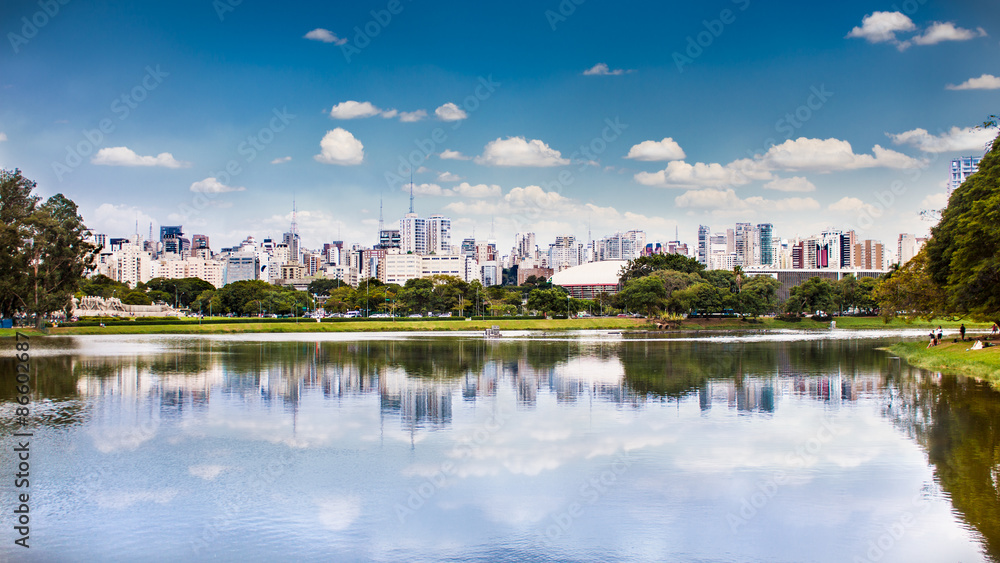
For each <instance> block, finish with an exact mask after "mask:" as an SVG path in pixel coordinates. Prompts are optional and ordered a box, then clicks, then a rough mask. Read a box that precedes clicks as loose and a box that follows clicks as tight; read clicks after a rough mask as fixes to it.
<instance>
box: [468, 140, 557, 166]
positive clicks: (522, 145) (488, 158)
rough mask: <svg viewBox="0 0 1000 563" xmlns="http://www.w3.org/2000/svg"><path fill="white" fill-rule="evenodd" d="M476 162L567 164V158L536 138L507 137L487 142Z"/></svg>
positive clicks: (541, 164)
mask: <svg viewBox="0 0 1000 563" xmlns="http://www.w3.org/2000/svg"><path fill="white" fill-rule="evenodd" d="M476 164H484V165H487V166H534V167H542V166H560V165H565V164H569V159H566V158H563V157H562V153H560V152H559V151H557V150H555V149H552V148H550V147H549V146H548V145H547V144H545V143H543V142H542V141H539V140H538V139H531V140H530V141H529V140H527V139H525V138H524V137H508V138H506V139H500V138H498V139H497V140H495V141H491V142H490V143H489V144H487V145H486V147H485V148H484V149H483V154H482V156H477V157H476Z"/></svg>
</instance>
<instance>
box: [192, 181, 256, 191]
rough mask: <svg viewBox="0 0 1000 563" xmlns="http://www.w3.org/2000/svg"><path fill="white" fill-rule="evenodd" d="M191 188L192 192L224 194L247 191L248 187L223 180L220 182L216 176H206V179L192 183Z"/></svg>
mask: <svg viewBox="0 0 1000 563" xmlns="http://www.w3.org/2000/svg"><path fill="white" fill-rule="evenodd" d="M190 189H191V191H192V192H198V193H203V194H222V193H226V192H242V191H246V188H244V187H243V186H238V187H234V186H227V185H225V184H223V183H222V182H219V181H218V180H216V179H215V178H205V179H204V180H200V181H198V182H195V183H193V184H191V188H190Z"/></svg>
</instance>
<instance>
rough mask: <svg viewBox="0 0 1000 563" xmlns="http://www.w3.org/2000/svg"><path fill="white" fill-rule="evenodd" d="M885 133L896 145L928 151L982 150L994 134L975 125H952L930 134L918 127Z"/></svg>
mask: <svg viewBox="0 0 1000 563" xmlns="http://www.w3.org/2000/svg"><path fill="white" fill-rule="evenodd" d="M886 135H888V137H889V138H890V139H892V142H893V143H895V144H897V145H910V146H912V147H916V148H918V149H920V150H922V151H924V152H930V153H940V152H954V151H969V150H982V149H983V147H985V146H986V143H989V142H990V141H992V140H993V137H994V136H995V134H994V132H993V131H992V130H990V129H986V128H980V129H976V128H975V127H966V128H964V129H963V128H959V127H952V128H951V129H949V130H948V131H945V132H943V133H941V134H940V135H932V134H930V133H929V132H928V131H927V130H926V129H919V128H918V129H912V130H910V131H904V132H902V133H897V134H892V133H886Z"/></svg>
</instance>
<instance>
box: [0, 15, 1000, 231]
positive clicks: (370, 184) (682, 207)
mask: <svg viewBox="0 0 1000 563" xmlns="http://www.w3.org/2000/svg"><path fill="white" fill-rule="evenodd" d="M576 1H577V2H579V3H575V2H573V1H572V0H565V1H563V2H561V3H560V2H557V1H542V2H516V1H512V2H504V3H459V2H434V3H429V2H419V1H417V2H414V1H410V0H399V1H398V2H390V1H388V0H384V1H375V2H352V3H328V4H326V5H322V6H319V5H313V4H312V3H301V4H300V3H290V4H288V5H287V6H282V7H281V8H280V9H279V8H275V7H274V5H272V4H265V3H261V2H251V1H249V0H244V1H243V2H240V3H236V2H237V0H218V1H216V2H212V1H209V0H205V1H201V2H177V3H170V4H155V3H136V4H129V3H118V2H83V1H69V2H67V3H66V4H65V5H62V4H60V3H59V2H58V0H53V3H52V5H47V4H45V2H44V1H43V2H41V3H39V2H37V1H36V2H5V3H4V7H3V8H2V9H0V10H2V11H0V30H2V31H3V34H4V43H3V45H0V68H2V70H3V72H2V73H0V139H2V140H0V166H2V167H4V168H7V169H10V168H15V167H17V168H21V169H22V170H23V172H24V173H25V175H27V176H28V177H29V178H32V179H34V180H35V181H37V182H38V184H39V191H40V193H41V194H42V195H45V196H48V195H51V194H54V193H57V192H62V193H64V194H66V195H67V196H68V197H70V198H72V199H73V200H74V201H76V202H77V203H78V204H79V205H80V208H81V213H82V214H83V216H84V219H85V220H86V222H87V224H88V226H91V227H93V228H94V229H95V230H97V231H99V232H106V233H107V234H109V235H112V236H126V235H128V234H129V233H131V232H132V231H133V230H134V225H135V222H136V220H137V219H138V221H139V223H140V232H142V233H146V232H147V230H148V228H149V223H150V222H152V223H154V229H158V227H159V225H161V224H167V225H170V224H183V225H184V227H185V232H186V233H187V234H193V233H202V234H207V235H209V236H210V237H211V240H212V246H213V248H215V249H218V248H220V247H222V246H228V245H232V244H235V243H238V242H239V241H240V240H242V239H243V238H244V237H245V236H247V235H251V234H252V235H254V236H256V237H258V238H261V237H264V236H268V235H271V236H280V233H281V232H282V231H284V230H286V229H287V227H288V222H289V220H290V217H291V207H292V199H293V197H294V198H295V200H296V203H297V207H298V209H299V213H298V219H299V225H300V231H301V233H302V237H303V243H304V244H305V245H306V246H311V247H316V246H320V245H321V244H322V243H323V242H327V241H330V240H333V239H336V238H338V236H339V237H340V238H342V239H344V240H346V241H348V242H361V243H363V244H372V243H374V242H375V235H376V229H377V221H378V210H379V199H380V197H381V198H382V200H383V202H384V216H385V219H386V223H387V224H391V223H393V222H395V221H396V220H397V219H398V218H399V217H400V216H401V215H402V214H403V213H405V212H406V210H407V207H408V203H409V202H408V194H407V193H406V192H405V191H404V186H403V185H402V184H403V183H405V181H404V182H402V183H401V182H400V181H399V179H400V178H405V180H406V181H408V178H409V176H408V172H407V169H408V168H412V169H413V170H414V174H413V180H414V183H415V184H416V189H415V191H416V192H417V196H416V203H415V206H416V210H417V212H419V213H421V214H422V215H429V214H431V213H443V214H445V215H448V216H450V217H452V219H453V237H455V238H456V239H460V238H462V237H465V236H469V235H471V234H472V233H473V231H475V234H476V235H477V237H479V238H485V237H487V236H488V235H489V233H490V230H491V228H492V230H493V231H494V232H495V235H496V238H497V240H498V243H499V245H500V246H501V248H505V249H506V248H508V247H509V246H510V245H511V244H512V243H513V235H514V233H515V232H516V231H518V230H533V231H536V232H537V233H538V240H539V242H540V243H543V244H545V243H548V242H551V238H552V237H554V236H555V235H556V234H563V233H571V234H576V235H577V236H578V237H580V238H586V236H587V230H588V226H589V228H590V230H591V231H592V233H593V236H594V237H599V236H603V235H607V234H610V233H613V232H615V231H617V230H627V229H631V228H642V229H645V230H646V231H647V232H648V233H649V234H650V237H651V238H652V239H654V240H668V239H673V238H674V232H675V228H677V229H679V232H680V238H681V240H683V241H687V242H689V243H694V241H695V237H696V232H697V227H698V225H699V224H707V225H710V226H711V227H712V229H713V231H715V230H722V229H724V228H725V227H726V226H730V225H731V224H732V223H734V222H736V221H748V222H753V223H758V222H771V223H774V224H775V233H776V234H777V235H779V236H782V237H792V236H796V235H802V236H805V235H809V234H813V233H816V232H818V231H819V230H821V229H823V228H826V227H834V228H854V229H856V230H857V231H858V232H859V234H860V235H861V236H862V237H864V238H877V239H882V240H884V241H885V242H886V243H887V244H888V245H889V246H890V248H892V247H894V246H895V244H894V243H895V240H896V236H897V235H898V234H899V233H900V232H913V233H918V234H920V233H924V232H926V231H927V230H928V228H929V226H930V223H928V222H926V221H921V220H920V218H919V211H920V210H921V209H927V208H940V207H941V206H942V205H943V204H944V193H945V191H944V190H945V188H944V182H945V181H946V180H947V178H948V163H949V161H950V159H951V158H954V157H956V156H960V155H967V154H982V152H983V148H984V143H985V142H986V141H987V140H988V138H990V137H991V135H990V133H989V132H982V131H976V130H972V129H970V128H971V127H973V126H975V125H977V124H980V123H982V121H983V120H984V118H985V117H986V116H987V115H989V114H991V113H997V112H998V109H1000V103H998V101H1000V78H997V76H1000V65H998V63H997V62H996V61H997V60H1000V57H998V55H1000V25H998V23H1000V5H997V4H996V3H995V2H992V3H987V2H952V3H948V4H947V5H946V4H945V3H941V2H925V3H923V4H921V3H920V1H919V0H911V1H909V2H904V3H897V4H892V3H883V2H874V3H873V2H867V3H862V2H843V3H823V4H818V5H809V6H796V7H795V8H794V9H789V7H788V6H787V4H786V5H767V4H764V3H762V2H757V1H755V0H736V1H733V0H725V1H716V2H707V3H663V4H657V5H652V6H649V5H633V6H629V5H622V4H621V3H608V2H599V1H597V0H586V1H581V0H576ZM232 4H236V5H232ZM46 7H47V8H48V10H49V13H46V12H45V9H46ZM392 12H395V13H392ZM366 29H367V32H366V31H365V30H366ZM373 32H374V33H373ZM370 35H373V36H370ZM102 126H103V127H104V131H103V132H102V131H101V128H102ZM993 132H994V133H995V130H994V131H993ZM581 149H584V150H581ZM425 154H426V156H424V155H425ZM449 156H451V157H456V158H447V157H449ZM411 164H412V166H411ZM227 167H228V171H227ZM893 190H895V193H894V192H893ZM491 225H492V227H491Z"/></svg>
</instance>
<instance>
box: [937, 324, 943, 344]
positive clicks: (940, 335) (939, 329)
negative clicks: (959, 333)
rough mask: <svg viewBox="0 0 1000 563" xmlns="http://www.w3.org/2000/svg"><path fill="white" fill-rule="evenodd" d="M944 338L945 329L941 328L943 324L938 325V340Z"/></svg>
mask: <svg viewBox="0 0 1000 563" xmlns="http://www.w3.org/2000/svg"><path fill="white" fill-rule="evenodd" d="M942 338H944V331H943V330H941V325H938V334H937V339H938V342H941V339H942Z"/></svg>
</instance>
